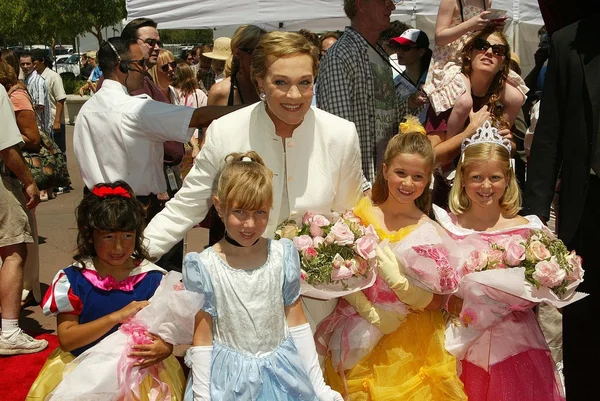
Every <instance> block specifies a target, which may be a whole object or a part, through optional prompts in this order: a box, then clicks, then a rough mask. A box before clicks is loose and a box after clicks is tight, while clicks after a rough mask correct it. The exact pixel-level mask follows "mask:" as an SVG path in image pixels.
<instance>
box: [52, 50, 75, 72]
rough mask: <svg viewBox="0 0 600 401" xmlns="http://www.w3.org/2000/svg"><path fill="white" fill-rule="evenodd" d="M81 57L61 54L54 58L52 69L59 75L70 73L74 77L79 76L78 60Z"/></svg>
mask: <svg viewBox="0 0 600 401" xmlns="http://www.w3.org/2000/svg"><path fill="white" fill-rule="evenodd" d="M80 58H81V55H80V54H79V53H75V54H63V55H60V56H56V61H55V63H54V69H55V70H56V72H58V73H59V74H62V73H64V72H70V73H72V74H73V75H75V77H78V76H79V75H80V68H81V65H80V64H79V59H80Z"/></svg>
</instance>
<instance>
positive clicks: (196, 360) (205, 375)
mask: <svg viewBox="0 0 600 401" xmlns="http://www.w3.org/2000/svg"><path fill="white" fill-rule="evenodd" d="M212 351H213V347H212V345H211V346H195V347H190V348H189V349H188V350H187V351H186V353H185V363H186V365H187V366H188V367H189V368H190V369H191V371H192V372H191V374H192V392H193V393H194V401H210V369H211V364H212Z"/></svg>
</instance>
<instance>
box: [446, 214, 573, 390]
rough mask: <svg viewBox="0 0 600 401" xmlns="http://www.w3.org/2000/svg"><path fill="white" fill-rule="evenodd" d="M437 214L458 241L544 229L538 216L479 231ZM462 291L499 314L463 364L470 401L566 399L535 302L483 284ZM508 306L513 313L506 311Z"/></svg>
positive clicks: (493, 238) (525, 233) (472, 347)
mask: <svg viewBox="0 0 600 401" xmlns="http://www.w3.org/2000/svg"><path fill="white" fill-rule="evenodd" d="M434 211H435V215H436V220H437V221H438V222H439V223H440V224H441V225H442V227H444V228H445V229H446V231H447V232H448V233H449V234H450V235H451V236H452V237H453V238H454V239H455V240H457V241H459V242H461V241H463V240H465V239H466V238H467V237H469V236H472V235H474V234H475V235H478V236H479V237H480V238H481V239H483V240H485V241H489V242H499V241H500V240H501V239H502V238H504V237H506V236H512V235H520V236H522V237H523V238H527V237H528V236H529V234H530V233H531V230H535V229H541V228H542V227H543V224H542V222H541V221H540V220H539V219H538V218H537V217H536V216H527V217H526V218H527V220H529V223H528V224H524V225H521V226H518V227H513V228H510V229H504V230H497V231H488V232H476V231H474V230H470V229H465V228H462V227H459V226H458V225H456V224H455V222H456V217H455V216H454V215H452V214H448V213H447V212H446V211H444V210H443V209H441V208H439V207H437V206H434ZM461 290H462V295H463V297H465V299H466V297H472V298H473V297H480V298H481V297H485V299H487V300H489V301H487V303H488V304H489V305H490V306H489V308H490V309H489V310H490V313H494V314H495V317H494V316H492V317H491V319H489V320H490V323H486V324H485V325H484V329H485V330H484V331H483V334H482V335H481V336H480V337H478V338H477V340H475V341H474V342H473V343H472V344H471V345H470V346H469V347H468V349H467V351H466V352H465V353H464V357H463V359H462V360H461V365H462V373H461V375H460V378H461V380H462V381H463V383H464V385H465V391H466V393H467V395H468V397H469V401H564V400H565V395H564V388H563V385H562V383H561V380H560V377H559V376H558V373H557V370H556V365H555V363H554V361H553V360H552V355H551V353H550V350H549V348H548V344H547V343H546V340H545V338H544V335H543V334H542V331H541V329H540V326H539V323H538V321H537V319H536V316H535V313H534V312H533V310H532V308H533V307H534V306H535V304H534V303H532V302H529V301H526V300H524V299H521V298H518V297H515V296H513V295H510V294H507V293H505V292H503V291H500V290H497V289H492V288H490V287H487V286H483V285H479V286H469V287H467V288H461ZM461 290H459V291H461ZM506 304H509V305H511V307H510V310H502V307H501V305H506ZM495 306H498V307H499V308H497V309H494V308H495ZM463 312H464V310H463ZM492 321H493V322H492ZM448 330H451V327H449V328H448ZM480 334H481V333H480ZM447 346H448V343H447Z"/></svg>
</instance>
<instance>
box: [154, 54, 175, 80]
mask: <svg viewBox="0 0 600 401" xmlns="http://www.w3.org/2000/svg"><path fill="white" fill-rule="evenodd" d="M171 61H175V57H174V56H173V53H171V52H170V51H169V50H167V49H160V50H159V51H158V57H157V59H156V64H155V65H153V66H152V68H150V69H149V70H148V74H150V76H151V77H152V80H153V81H154V83H156V84H158V68H159V67H158V66H159V65H161V66H162V65H164V64H166V63H170V62H171Z"/></svg>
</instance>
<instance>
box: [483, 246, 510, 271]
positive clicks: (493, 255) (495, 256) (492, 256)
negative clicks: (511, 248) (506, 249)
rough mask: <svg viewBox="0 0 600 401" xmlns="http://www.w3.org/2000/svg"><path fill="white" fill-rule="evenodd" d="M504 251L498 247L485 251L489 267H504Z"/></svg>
mask: <svg viewBox="0 0 600 401" xmlns="http://www.w3.org/2000/svg"><path fill="white" fill-rule="evenodd" d="M503 257H504V253H503V252H502V251H501V250H499V249H492V250H490V251H488V253H487V259H488V266H489V267H490V268H491V269H504V268H505V267H506V265H505V264H504V260H503Z"/></svg>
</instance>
